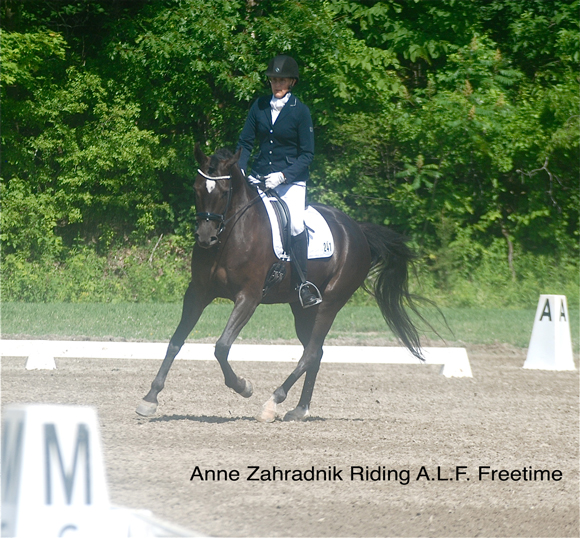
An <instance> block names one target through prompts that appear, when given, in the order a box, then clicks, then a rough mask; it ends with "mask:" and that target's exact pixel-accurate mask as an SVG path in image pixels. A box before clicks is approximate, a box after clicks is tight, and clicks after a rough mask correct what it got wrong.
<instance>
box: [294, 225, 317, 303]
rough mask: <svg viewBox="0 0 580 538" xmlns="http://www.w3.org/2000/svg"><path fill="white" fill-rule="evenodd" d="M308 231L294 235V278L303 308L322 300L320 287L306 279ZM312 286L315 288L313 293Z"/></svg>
mask: <svg viewBox="0 0 580 538" xmlns="http://www.w3.org/2000/svg"><path fill="white" fill-rule="evenodd" d="M307 233H308V232H307V231H306V230H304V231H303V232H302V233H301V234H298V235H295V236H292V266H293V269H294V270H293V271H292V280H293V283H294V285H295V287H296V289H297V290H298V296H299V298H300V303H301V304H302V308H310V307H311V306H315V305H317V304H319V303H321V302H322V297H321V296H320V292H319V291H318V288H317V287H316V286H315V285H314V284H312V282H308V281H307V280H306V267H307V263H308V236H307V235H306V234H307ZM310 287H312V288H314V290H315V291H316V293H313V292H312V290H311V289H310Z"/></svg>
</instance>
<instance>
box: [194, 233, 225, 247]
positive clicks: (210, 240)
mask: <svg viewBox="0 0 580 538" xmlns="http://www.w3.org/2000/svg"><path fill="white" fill-rule="evenodd" d="M195 241H196V243H197V244H198V245H199V246H200V247H201V248H206V249H207V248H212V247H213V246H215V245H217V243H218V241H219V240H218V236H217V235H210V236H209V237H201V236H200V234H199V233H197V232H196V233H195Z"/></svg>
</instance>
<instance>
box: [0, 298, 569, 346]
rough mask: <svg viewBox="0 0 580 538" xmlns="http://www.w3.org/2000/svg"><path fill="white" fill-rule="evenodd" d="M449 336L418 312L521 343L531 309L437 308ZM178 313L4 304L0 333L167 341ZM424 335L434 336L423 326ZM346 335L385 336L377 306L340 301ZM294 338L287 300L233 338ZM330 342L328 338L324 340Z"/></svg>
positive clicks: (473, 333) (142, 306) (124, 306)
mask: <svg viewBox="0 0 580 538" xmlns="http://www.w3.org/2000/svg"><path fill="white" fill-rule="evenodd" d="M231 310H232V305H231V304H223V303H222V304H212V305H210V306H209V307H208V308H207V309H206V311H205V312H204V314H203V316H202V318H201V320H200V321H199V323H198V324H197V326H196V327H195V328H194V330H193V332H192V333H191V335H190V338H189V341H195V340H196V339H202V338H215V339H217V338H218V337H219V335H220V334H221V332H222V330H223V328H224V327H225V324H226V320H227V318H228V316H229V314H230V312H231ZM442 310H443V313H444V315H445V317H446V319H447V323H448V324H449V326H450V328H451V330H452V331H453V333H451V332H450V331H449V329H447V328H446V327H445V324H444V322H443V321H442V319H441V318H440V316H438V315H437V313H436V312H435V311H434V310H425V311H424V315H425V317H426V318H427V319H428V320H429V321H430V322H431V323H432V324H433V325H434V327H435V328H436V329H437V331H438V332H439V334H440V335H441V336H442V337H443V338H444V339H445V341H447V342H448V343H450V344H453V343H455V344H461V345H466V344H495V343H501V344H511V345H513V346H517V347H527V345H528V343H529V340H530V335H531V332H532V327H533V324H534V314H535V309H510V310H508V309H482V308H444V309H442ZM180 316H181V305H179V304H173V303H171V304H156V303H121V304H103V303H77V304H70V303H48V304H46V303H4V304H3V305H2V327H1V329H2V335H3V336H2V337H3V338H5V339H9V338H11V337H14V336H17V335H18V336H19V337H23V336H26V337H29V338H33V339H41V338H46V337H51V338H55V337H56V338H61V339H65V338H77V339H78V338H91V339H126V340H145V341H163V342H165V341H168V340H169V338H170V337H171V335H172V334H173V331H174V330H175V328H176V327H177V324H178V322H179V318H180ZM570 318H571V319H570V327H571V329H572V341H573V347H574V350H575V351H578V348H579V336H578V326H579V312H578V311H577V310H571V311H570ZM424 334H425V336H426V337H427V338H428V339H430V340H435V341H438V340H441V339H442V338H441V337H439V336H437V335H436V334H434V333H433V332H431V331H427V332H425V333H424ZM343 337H347V338H351V339H355V340H358V341H360V342H361V343H364V341H365V340H367V339H369V338H370V339H372V338H385V337H387V338H392V340H393V341H395V338H394V336H393V335H392V333H391V332H390V331H389V329H388V328H387V326H386V324H385V322H384V320H383V318H382V316H381V313H380V311H379V309H378V308H376V307H371V306H346V307H345V308H343V309H342V310H341V311H340V313H339V314H338V316H337V318H336V320H335V322H334V325H333V327H332V330H331V332H330V334H329V336H328V339H329V340H332V339H336V338H343ZM295 338H296V334H295V332H294V323H293V318H292V314H291V312H290V309H289V307H288V306H287V305H262V306H260V307H259V308H258V310H257V311H256V313H255V314H254V316H253V317H252V319H251V320H250V322H249V323H248V325H247V326H246V327H245V328H244V330H243V331H242V333H241V335H240V339H241V340H244V339H254V340H256V339H257V340H278V339H281V340H292V339H295ZM329 343H331V342H329Z"/></svg>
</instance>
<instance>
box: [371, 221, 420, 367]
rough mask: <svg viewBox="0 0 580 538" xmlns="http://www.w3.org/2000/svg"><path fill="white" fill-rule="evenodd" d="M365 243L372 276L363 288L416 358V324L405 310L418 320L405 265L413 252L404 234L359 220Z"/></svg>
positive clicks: (417, 343) (417, 338)
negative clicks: (368, 249) (367, 248)
mask: <svg viewBox="0 0 580 538" xmlns="http://www.w3.org/2000/svg"><path fill="white" fill-rule="evenodd" d="M360 227H361V228H362V231H363V233H364V234H365V237H366V239H367V241H368V243H369V246H370V248H371V255H372V264H371V270H370V272H369V275H370V276H372V277H374V278H373V281H372V284H371V289H369V287H368V286H366V285H364V286H363V287H364V289H365V291H367V292H368V293H370V294H371V295H372V296H374V298H375V299H376V301H377V303H378V305H379V308H380V309H381V312H382V314H383V317H384V318H385V321H386V322H387V324H388V325H389V327H390V329H391V330H392V331H393V332H394V333H395V335H396V336H398V337H399V338H400V339H401V341H402V342H403V344H405V346H406V347H407V349H409V351H410V352H411V353H412V354H413V355H415V357H417V358H418V359H420V360H425V359H424V358H423V355H422V353H421V341H420V338H419V332H418V331H417V327H415V325H414V324H413V321H412V320H411V318H410V317H409V314H408V313H407V309H406V308H407V307H408V308H410V309H411V310H412V311H413V312H414V313H415V314H416V315H417V316H418V317H419V318H420V319H421V320H423V317H422V316H421V314H419V312H418V311H417V307H416V305H415V301H414V299H415V300H416V299H418V298H417V297H415V296H413V295H412V294H410V293H409V286H408V268H409V265H410V264H412V262H413V260H415V258H416V255H415V254H414V253H413V252H412V251H411V249H410V248H409V247H408V246H407V245H406V244H405V243H406V241H407V240H406V238H404V237H403V236H401V235H399V234H398V233H396V232H393V231H392V230H389V229H388V228H385V227H384V226H378V225H376V224H369V223H363V224H360Z"/></svg>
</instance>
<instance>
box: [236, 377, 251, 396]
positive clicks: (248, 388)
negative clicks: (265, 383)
mask: <svg viewBox="0 0 580 538" xmlns="http://www.w3.org/2000/svg"><path fill="white" fill-rule="evenodd" d="M242 381H243V382H244V383H245V384H246V386H245V387H244V390H243V391H242V392H240V393H239V394H240V396H243V397H244V398H249V397H250V396H251V395H252V394H254V387H253V386H252V384H251V383H250V382H249V381H248V380H247V379H244V378H243V377H242Z"/></svg>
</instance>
